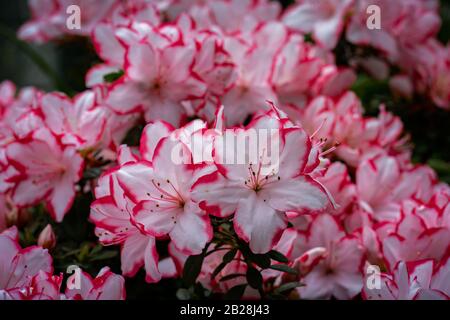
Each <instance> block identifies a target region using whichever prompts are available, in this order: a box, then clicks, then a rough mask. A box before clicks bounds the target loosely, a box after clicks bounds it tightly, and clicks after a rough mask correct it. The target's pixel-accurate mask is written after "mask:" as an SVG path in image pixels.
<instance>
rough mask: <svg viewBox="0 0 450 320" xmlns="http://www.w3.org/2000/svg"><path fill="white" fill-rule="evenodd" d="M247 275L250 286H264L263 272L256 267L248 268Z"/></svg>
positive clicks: (258, 287)
mask: <svg viewBox="0 0 450 320" xmlns="http://www.w3.org/2000/svg"><path fill="white" fill-rule="evenodd" d="M246 277H247V282H248V284H249V286H250V287H252V288H254V289H260V288H262V285H263V278H262V275H261V272H259V271H258V270H256V269H255V268H251V267H250V268H248V270H247V274H246Z"/></svg>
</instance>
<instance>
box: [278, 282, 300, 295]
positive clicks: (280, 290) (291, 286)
mask: <svg viewBox="0 0 450 320" xmlns="http://www.w3.org/2000/svg"><path fill="white" fill-rule="evenodd" d="M301 286H302V284H301V283H300V282H297V281H294V282H288V283H285V284H282V285H281V286H279V287H278V288H276V289H275V291H274V292H275V293H276V294H277V293H283V292H286V291H291V290H292V289H295V288H297V287H301Z"/></svg>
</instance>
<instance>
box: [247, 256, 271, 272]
mask: <svg viewBox="0 0 450 320" xmlns="http://www.w3.org/2000/svg"><path fill="white" fill-rule="evenodd" d="M251 260H252V261H253V262H254V263H256V264H257V265H258V266H259V267H261V268H263V269H267V268H269V267H270V258H269V256H268V255H267V254H254V255H252V256H251Z"/></svg>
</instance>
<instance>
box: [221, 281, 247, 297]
mask: <svg viewBox="0 0 450 320" xmlns="http://www.w3.org/2000/svg"><path fill="white" fill-rule="evenodd" d="M245 288H247V285H246V284H239V285H237V286H234V287H233V288H231V289H230V290H229V291H228V292H227V293H226V294H225V296H224V299H225V300H240V299H241V298H242V296H243V295H244V292H245Z"/></svg>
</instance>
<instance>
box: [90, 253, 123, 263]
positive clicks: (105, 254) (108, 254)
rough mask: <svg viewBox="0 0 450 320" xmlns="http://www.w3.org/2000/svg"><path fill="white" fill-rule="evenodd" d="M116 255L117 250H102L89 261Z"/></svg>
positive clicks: (106, 258) (110, 257)
mask: <svg viewBox="0 0 450 320" xmlns="http://www.w3.org/2000/svg"><path fill="white" fill-rule="evenodd" d="M115 257H117V251H104V252H102V253H100V254H97V255H96V256H95V257H93V258H91V259H90V260H91V261H101V260H108V259H112V258H115Z"/></svg>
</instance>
